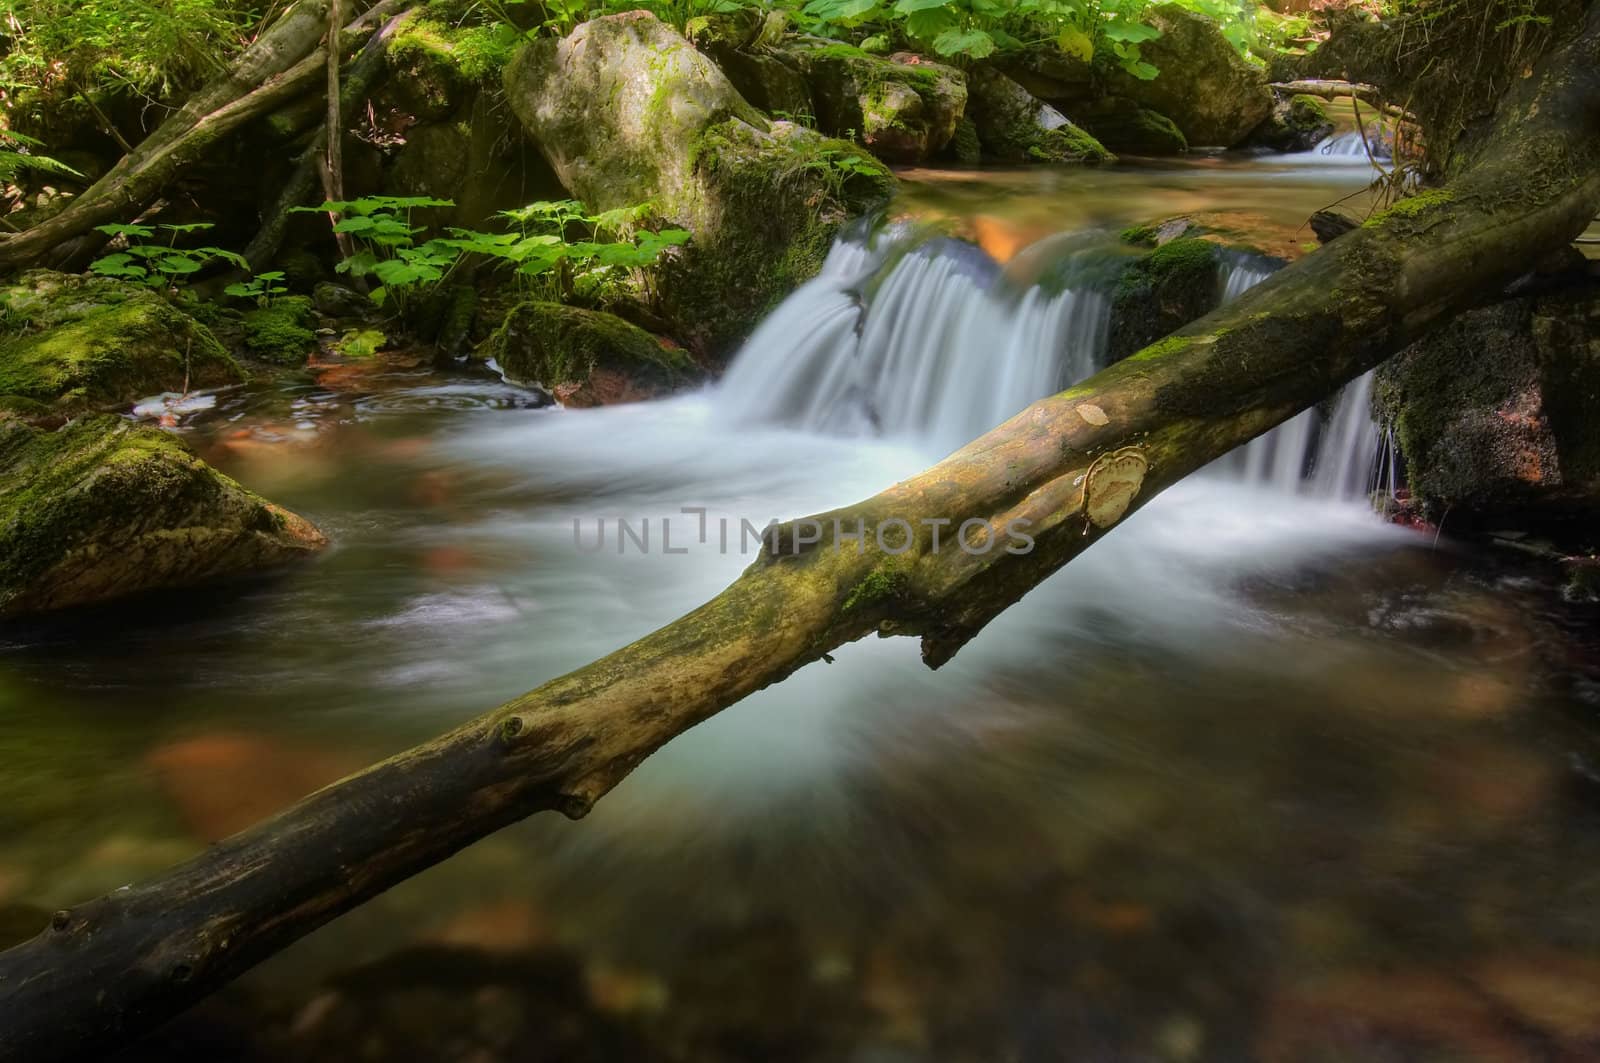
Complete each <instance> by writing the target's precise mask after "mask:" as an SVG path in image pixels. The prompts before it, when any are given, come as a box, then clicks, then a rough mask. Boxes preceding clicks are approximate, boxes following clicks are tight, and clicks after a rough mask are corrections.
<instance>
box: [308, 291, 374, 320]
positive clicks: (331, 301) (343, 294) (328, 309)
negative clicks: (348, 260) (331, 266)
mask: <svg viewBox="0 0 1600 1063" xmlns="http://www.w3.org/2000/svg"><path fill="white" fill-rule="evenodd" d="M311 301H312V302H313V303H314V304H316V308H317V313H319V314H321V315H322V316H323V317H327V318H332V319H333V320H335V321H368V320H371V319H374V318H376V317H377V316H378V308H377V307H376V306H374V305H373V302H372V300H371V299H368V298H367V297H366V296H365V295H362V294H361V293H360V292H358V291H356V290H355V289H354V288H349V287H346V286H345V285H343V284H334V283H333V282H332V281H323V282H322V283H321V284H318V285H317V286H316V288H314V289H313V290H312V293H311Z"/></svg>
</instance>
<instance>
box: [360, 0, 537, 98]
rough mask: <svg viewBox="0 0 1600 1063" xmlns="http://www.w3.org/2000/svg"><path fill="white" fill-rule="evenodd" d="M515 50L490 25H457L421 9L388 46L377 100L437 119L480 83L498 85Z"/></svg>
mask: <svg viewBox="0 0 1600 1063" xmlns="http://www.w3.org/2000/svg"><path fill="white" fill-rule="evenodd" d="M512 54H513V53H512V45H511V43H510V41H509V40H507V39H506V38H504V37H502V36H501V35H499V34H497V33H494V32H492V31H491V30H490V29H489V28H488V27H480V28H474V29H470V30H463V29H458V28H455V27H452V26H450V25H448V24H446V23H445V22H442V21H439V20H436V19H434V18H431V17H429V15H428V13H427V12H426V10H424V9H418V10H416V11H414V12H413V13H412V14H411V15H409V16H407V18H406V21H405V23H404V25H402V26H401V27H400V29H399V30H398V31H397V32H396V33H395V35H394V36H393V38H391V39H390V41H389V45H388V47H387V48H386V49H385V50H384V62H385V64H386V65H387V66H388V69H389V77H388V78H387V79H386V80H385V82H384V85H383V88H382V89H381V90H380V91H379V93H378V97H379V101H380V102H381V103H384V104H386V105H388V106H391V107H394V108H395V109H397V110H399V111H401V112H403V113H405V114H409V115H413V116H415V117H416V118H418V119H419V120H421V121H423V122H429V121H438V120H440V119H443V118H446V117H448V116H450V115H451V114H454V113H455V112H456V111H457V110H458V109H459V108H460V107H461V106H462V104H464V103H465V102H466V101H467V99H468V98H469V97H470V96H471V94H472V93H474V92H475V91H476V90H477V87H478V86H479V85H491V84H494V83H495V81H497V80H498V78H499V76H500V73H501V71H502V70H503V68H504V67H505V64H506V63H508V62H510V59H511V55H512Z"/></svg>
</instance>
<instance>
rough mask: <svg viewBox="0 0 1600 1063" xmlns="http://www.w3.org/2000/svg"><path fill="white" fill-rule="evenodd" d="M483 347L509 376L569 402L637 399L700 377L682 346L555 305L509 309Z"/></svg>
mask: <svg viewBox="0 0 1600 1063" xmlns="http://www.w3.org/2000/svg"><path fill="white" fill-rule="evenodd" d="M487 351H488V353H489V354H490V356H491V357H493V358H494V360H495V363H496V364H497V365H499V367H500V371H501V373H503V374H504V375H505V378H506V379H507V380H509V381H511V382H512V383H514V384H522V385H524V386H537V387H542V388H544V389H545V390H547V391H549V392H550V393H551V394H553V395H555V397H556V398H557V399H559V400H560V401H561V402H562V403H563V404H565V405H567V406H603V405H612V404H615V403H620V402H638V401H640V400H643V399H650V398H655V397H657V396H660V395H664V394H666V393H668V392H670V391H672V390H673V389H675V388H678V387H681V386H683V385H684V384H687V383H691V382H694V381H697V380H699V379H700V377H701V373H700V371H699V369H698V367H696V366H695V364H694V363H693V362H692V361H690V359H689V357H688V356H687V355H686V354H685V353H684V352H683V351H682V350H679V349H676V348H669V347H666V346H664V345H663V344H662V343H661V341H660V340H658V339H656V338H655V337H654V336H652V335H650V333H648V332H646V331H644V330H643V329H641V328H639V327H638V326H637V325H631V324H629V323H628V322H626V321H624V320H622V319H621V318H620V317H617V316H616V315H614V314H607V313H603V312H601V311H597V310H584V309H581V308H579V307H575V306H563V305H561V304H560V303H547V302H539V301H530V302H526V303H522V304H520V305H518V306H516V307H514V308H513V309H512V310H511V312H510V313H509V314H507V315H506V319H505V322H504V323H503V324H502V325H501V326H500V329H499V331H497V332H496V333H495V334H494V335H493V336H492V337H490V339H489V343H488V345H487Z"/></svg>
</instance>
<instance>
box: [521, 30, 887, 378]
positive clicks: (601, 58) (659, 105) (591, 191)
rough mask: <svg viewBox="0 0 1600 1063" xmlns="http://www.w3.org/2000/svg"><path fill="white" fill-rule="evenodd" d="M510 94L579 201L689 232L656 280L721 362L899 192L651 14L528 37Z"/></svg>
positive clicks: (677, 327) (696, 338) (848, 150)
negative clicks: (752, 96) (850, 227)
mask: <svg viewBox="0 0 1600 1063" xmlns="http://www.w3.org/2000/svg"><path fill="white" fill-rule="evenodd" d="M506 91H507V96H508V98H509V100H510V102H511V106H512V108H513V109H514V110H515V111H516V113H517V115H518V117H519V118H520V119H521V120H522V123H523V125H524V126H525V127H526V128H527V130H528V131H529V133H531V134H532V136H533V138H534V139H535V140H536V141H537V142H538V144H539V146H540V150H541V151H542V152H544V154H545V157H546V158H547V159H548V160H549V162H550V164H551V166H552V168H553V169H554V170H555V172H556V174H557V175H558V176H559V177H560V178H561V180H562V183H563V184H564V185H565V186H566V187H567V189H568V190H570V192H571V193H572V194H573V195H574V196H576V197H577V198H579V199H582V200H583V201H584V202H585V203H586V204H588V205H589V206H590V207H591V208H593V209H597V210H609V209H612V208H615V207H622V206H629V205H632V204H636V203H641V202H645V201H650V202H652V203H653V204H654V205H655V208H656V211H657V213H658V214H659V215H660V217H661V218H662V219H664V220H665V221H667V222H670V223H672V224H674V225H677V226H681V227H682V228H685V229H688V230H689V231H690V233H691V234H692V239H691V240H690V242H689V244H688V245H687V246H685V247H683V248H680V249H678V250H677V251H675V252H673V253H670V254H669V255H667V256H665V257H664V259H663V261H662V263H661V264H660V266H659V267H658V268H657V271H656V272H657V277H656V283H655V285H654V287H655V289H656V291H657V296H658V302H659V308H658V309H659V311H660V313H661V314H662V315H663V316H665V317H666V318H667V319H668V320H670V321H671V322H672V324H673V326H674V334H676V335H679V336H680V338H682V339H684V340H686V341H688V342H689V343H691V344H692V345H693V346H694V347H695V348H696V349H698V350H700V351H702V352H703V353H705V354H707V355H708V356H711V357H720V356H723V355H725V354H726V353H728V352H729V351H730V350H731V349H732V348H733V347H734V346H735V345H736V344H737V343H738V342H739V341H740V340H742V339H743V338H744V336H746V335H747V334H748V332H749V330H750V329H751V328H753V327H754V325H755V323H756V322H757V321H759V320H760V319H761V317H762V316H763V315H765V314H766V312H767V311H768V310H769V309H770V308H771V307H772V306H773V305H774V304H775V303H776V302H777V301H778V300H780V299H781V298H782V297H783V296H785V295H787V294H788V293H789V292H790V291H792V290H793V289H794V288H795V287H796V286H798V285H799V284H801V283H803V282H804V281H806V280H807V279H809V278H810V277H812V276H814V275H815V273H816V272H817V270H819V269H820V268H821V266H822V261H823V258H824V257H825V256H826V254H827V249H828V246H829V244H830V242H831V241H832V238H833V234H834V233H835V232H836V231H837V230H838V227H839V226H840V225H841V224H843V222H844V221H846V220H847V219H849V218H850V217H852V216H854V215H857V214H860V213H864V212H866V211H868V210H871V209H876V208H877V207H879V206H881V205H882V204H884V203H885V202H887V200H888V198H889V196H890V195H891V194H892V192H893V189H894V178H893V176H892V175H891V174H890V173H889V171H888V169H887V168H886V167H884V166H883V165H882V164H881V163H879V162H877V161H876V160H875V159H873V158H872V157H871V156H870V155H868V154H867V153H866V152H865V151H863V150H862V149H861V148H858V147H855V146H854V145H851V144H848V143H844V142H841V141H834V140H829V139H827V138H825V137H822V136H820V135H819V134H817V133H815V132H813V131H811V130H808V129H805V128H802V127H800V126H797V125H794V124H793V123H789V122H769V121H768V120H767V119H766V118H764V117H763V116H762V115H761V113H760V112H759V111H757V110H756V109H755V108H753V107H751V106H750V104H749V103H748V102H747V101H745V100H744V98H743V97H741V96H740V95H739V93H738V92H737V91H735V89H734V87H733V85H732V84H731V83H730V82H729V81H728V79H727V77H726V76H725V75H724V74H723V73H722V71H721V70H719V69H718V68H717V67H716V65H715V64H713V63H712V62H711V61H710V60H709V59H707V58H706V57H705V56H703V55H701V54H700V53H699V52H697V51H695V50H694V49H693V48H692V47H690V45H689V43H688V42H687V41H685V40H684V39H683V38H682V37H680V36H679V35H678V34H677V33H675V32H674V31H673V30H672V29H671V28H669V27H667V26H665V25H664V24H662V23H661V22H660V21H658V20H657V19H656V18H655V16H653V15H651V14H649V13H647V12H642V11H634V12H629V13H627V14H622V15H611V16H607V17H605V18H597V19H593V20H591V21H589V22H586V23H584V24H583V25H581V26H579V27H578V28H577V29H575V30H574V31H573V32H572V33H571V34H570V35H569V36H567V37H565V38H563V39H561V40H541V41H534V42H531V43H529V44H528V45H527V46H526V47H525V48H524V49H523V51H522V52H521V53H520V54H519V55H518V57H517V59H516V61H515V62H514V63H513V64H512V66H511V68H510V69H509V70H508V71H507V74H506Z"/></svg>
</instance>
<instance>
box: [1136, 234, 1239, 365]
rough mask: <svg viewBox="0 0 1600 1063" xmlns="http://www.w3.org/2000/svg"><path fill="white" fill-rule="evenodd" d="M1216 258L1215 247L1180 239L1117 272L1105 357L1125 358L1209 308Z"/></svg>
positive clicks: (1214, 298)
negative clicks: (1108, 344) (1118, 274)
mask: <svg viewBox="0 0 1600 1063" xmlns="http://www.w3.org/2000/svg"><path fill="white" fill-rule="evenodd" d="M1217 255H1218V248H1217V245H1216V244H1213V243H1212V242H1211V241H1209V240H1202V239H1199V238H1198V237H1189V236H1186V237H1183V238H1181V239H1178V240H1172V241H1169V242H1168V243H1165V244H1162V245H1161V246H1160V247H1158V248H1156V249H1155V250H1153V251H1151V252H1150V253H1149V254H1146V255H1144V256H1142V257H1140V258H1139V259H1137V260H1136V261H1135V262H1134V263H1133V264H1132V265H1130V266H1128V267H1127V268H1126V269H1125V270H1123V272H1122V275H1121V277H1120V278H1119V280H1118V281H1117V285H1116V288H1115V290H1114V291H1113V292H1112V297H1111V338H1110V351H1111V356H1112V357H1113V358H1125V357H1127V356H1128V355H1130V354H1133V353H1134V352H1136V351H1140V350H1142V349H1144V348H1145V347H1146V346H1147V345H1148V344H1151V343H1154V342H1155V341H1156V340H1158V339H1160V338H1161V337H1163V336H1166V335H1167V334H1168V333H1170V332H1173V331H1175V330H1177V329H1179V328H1182V327H1183V326H1184V325H1187V324H1188V323H1189V322H1191V321H1194V320H1196V319H1197V318H1200V317H1203V316H1204V315H1205V314H1207V313H1209V312H1210V311H1211V310H1213V309H1215V308H1216V306H1217V304H1218V303H1219V302H1220V300H1221V291H1220V286H1219V284H1218V276H1217V269H1218V258H1217Z"/></svg>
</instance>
